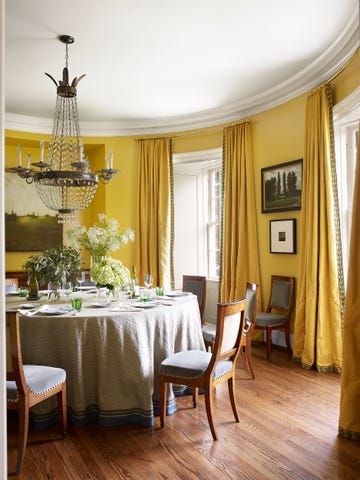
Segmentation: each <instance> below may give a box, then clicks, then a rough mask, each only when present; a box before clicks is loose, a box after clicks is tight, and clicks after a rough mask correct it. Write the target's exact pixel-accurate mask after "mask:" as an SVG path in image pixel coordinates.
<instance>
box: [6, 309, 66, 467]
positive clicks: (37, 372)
mask: <svg viewBox="0 0 360 480" xmlns="http://www.w3.org/2000/svg"><path fill="white" fill-rule="evenodd" d="M6 393H7V408H8V409H9V410H17V411H18V414H19V446H18V456H17V463H16V474H17V475H19V473H20V472H21V469H22V466H23V463H24V457H25V449H26V445H27V437H28V429H29V409H30V408H31V407H32V406H34V405H36V404H38V403H40V402H42V401H43V400H46V399H47V398H49V397H51V396H53V395H57V400H58V409H59V416H60V422H61V428H62V432H63V436H64V437H65V436H66V429H67V416H66V372H65V370H63V369H62V368H55V367H47V366H42V365H23V362H22V356H21V340H20V326H19V314H18V313H17V312H14V311H12V312H6Z"/></svg>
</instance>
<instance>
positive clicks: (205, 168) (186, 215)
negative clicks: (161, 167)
mask: <svg viewBox="0 0 360 480" xmlns="http://www.w3.org/2000/svg"><path fill="white" fill-rule="evenodd" d="M221 169H222V149H221V148H218V149H212V150H204V151H199V152H190V153H186V154H175V155H174V206H175V209H174V210H175V211H174V217H175V218H174V225H175V235H174V274H175V286H177V287H180V286H181V282H182V275H183V274H188V275H206V276H207V278H208V279H214V280H217V279H218V276H219V266H220V228H221V227H220V214H221V201H222V198H221V197H222V178H221V177H222V172H221Z"/></svg>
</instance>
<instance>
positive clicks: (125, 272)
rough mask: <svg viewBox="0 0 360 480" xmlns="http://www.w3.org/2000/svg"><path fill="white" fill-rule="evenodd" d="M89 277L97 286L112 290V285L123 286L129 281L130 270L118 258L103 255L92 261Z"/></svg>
mask: <svg viewBox="0 0 360 480" xmlns="http://www.w3.org/2000/svg"><path fill="white" fill-rule="evenodd" d="M90 275H91V278H92V279H93V280H94V282H96V284H97V285H99V286H104V287H107V288H108V289H109V290H112V289H113V288H114V287H124V286H125V285H126V284H127V283H129V281H130V278H131V277H130V271H129V269H128V268H127V267H125V266H124V265H123V264H122V262H121V261H120V260H116V259H115V258H112V257H103V258H102V259H101V260H99V261H98V262H96V263H94V264H93V265H92V267H91V269H90Z"/></svg>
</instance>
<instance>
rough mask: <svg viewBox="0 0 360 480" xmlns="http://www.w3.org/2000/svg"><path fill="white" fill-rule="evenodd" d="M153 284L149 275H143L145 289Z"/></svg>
mask: <svg viewBox="0 0 360 480" xmlns="http://www.w3.org/2000/svg"><path fill="white" fill-rule="evenodd" d="M152 283H153V278H152V276H151V275H145V277H144V285H145V287H146V288H150V287H151V285H152Z"/></svg>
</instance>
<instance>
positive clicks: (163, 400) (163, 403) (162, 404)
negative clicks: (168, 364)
mask: <svg viewBox="0 0 360 480" xmlns="http://www.w3.org/2000/svg"><path fill="white" fill-rule="evenodd" d="M166 392H167V384H166V382H165V378H164V377H163V376H162V375H160V426H161V428H164V422H165V415H166Z"/></svg>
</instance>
